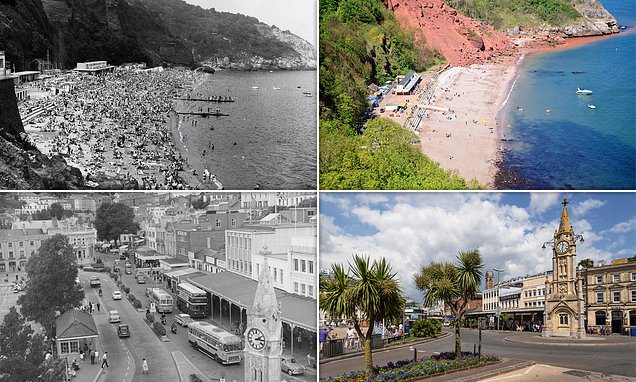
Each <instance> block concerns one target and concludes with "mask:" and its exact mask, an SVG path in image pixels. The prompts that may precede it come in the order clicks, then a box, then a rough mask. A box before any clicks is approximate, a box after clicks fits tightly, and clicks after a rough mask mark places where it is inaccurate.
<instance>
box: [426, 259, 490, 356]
mask: <svg viewBox="0 0 636 382" xmlns="http://www.w3.org/2000/svg"><path fill="white" fill-rule="evenodd" d="M483 267H484V265H483V264H482V262H481V256H480V255H479V250H476V249H474V250H471V251H467V252H459V255H458V256H457V263H456V264H451V263H432V264H430V265H428V266H426V267H422V270H421V271H420V273H419V274H417V275H415V285H416V286H417V288H418V289H419V290H421V291H424V304H425V305H427V306H433V305H435V304H437V303H438V302H439V301H443V302H444V303H446V304H448V306H449V307H450V309H451V312H452V314H453V316H455V319H454V320H453V326H454V327H455V356H456V357H459V356H461V351H462V342H461V334H460V326H461V321H462V319H463V318H464V314H465V313H466V305H467V304H468V301H469V300H471V299H472V298H474V297H475V295H476V294H477V291H478V290H479V286H480V285H481V276H482V271H481V270H482V268H483Z"/></svg>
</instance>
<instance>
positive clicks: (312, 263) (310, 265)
mask: <svg viewBox="0 0 636 382" xmlns="http://www.w3.org/2000/svg"><path fill="white" fill-rule="evenodd" d="M308 263H309V273H311V274H312V275H313V274H314V262H313V261H308Z"/></svg>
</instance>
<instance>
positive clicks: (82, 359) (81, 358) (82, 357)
mask: <svg viewBox="0 0 636 382" xmlns="http://www.w3.org/2000/svg"><path fill="white" fill-rule="evenodd" d="M80 362H82V363H84V349H81V350H80Z"/></svg>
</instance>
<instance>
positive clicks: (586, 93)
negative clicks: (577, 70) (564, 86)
mask: <svg viewBox="0 0 636 382" xmlns="http://www.w3.org/2000/svg"><path fill="white" fill-rule="evenodd" d="M576 94H584V95H588V94H592V91H591V90H588V89H581V88H576Z"/></svg>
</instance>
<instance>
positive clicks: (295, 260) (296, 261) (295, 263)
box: [294, 259, 298, 272]
mask: <svg viewBox="0 0 636 382" xmlns="http://www.w3.org/2000/svg"><path fill="white" fill-rule="evenodd" d="M294 271H296V272H298V259H294Z"/></svg>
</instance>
